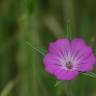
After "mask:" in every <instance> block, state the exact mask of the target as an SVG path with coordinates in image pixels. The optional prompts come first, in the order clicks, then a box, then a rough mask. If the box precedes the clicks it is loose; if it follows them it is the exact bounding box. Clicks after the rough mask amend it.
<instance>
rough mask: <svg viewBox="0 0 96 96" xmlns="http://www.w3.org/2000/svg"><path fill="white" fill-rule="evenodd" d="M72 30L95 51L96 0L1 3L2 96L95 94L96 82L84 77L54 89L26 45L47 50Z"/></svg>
mask: <svg viewBox="0 0 96 96" xmlns="http://www.w3.org/2000/svg"><path fill="white" fill-rule="evenodd" d="M67 31H68V32H71V33H72V38H79V37H81V38H83V39H85V40H86V42H87V43H88V44H89V45H90V46H92V48H93V50H94V52H96V50H95V49H96V0H0V96H96V79H93V78H90V77H88V76H84V75H80V76H79V77H77V78H76V80H74V81H64V83H62V84H60V85H58V86H57V87H54V85H55V83H56V78H55V77H53V76H51V75H49V74H48V73H46V72H45V70H44V65H43V62H42V61H43V56H42V55H41V54H39V53H38V52H36V51H34V50H32V48H31V47H30V46H29V45H27V44H26V41H28V42H30V43H31V44H32V46H34V47H36V48H39V49H41V50H42V51H44V50H45V51H46V50H47V47H48V44H49V43H50V42H52V41H54V40H56V39H57V38H62V37H63V38H64V37H66V36H67ZM95 69H96V68H94V72H96V70H95Z"/></svg>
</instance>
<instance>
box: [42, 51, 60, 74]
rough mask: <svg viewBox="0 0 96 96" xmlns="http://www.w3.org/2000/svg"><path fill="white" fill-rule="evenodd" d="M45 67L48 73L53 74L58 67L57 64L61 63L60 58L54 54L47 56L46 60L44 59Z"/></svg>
mask: <svg viewBox="0 0 96 96" xmlns="http://www.w3.org/2000/svg"><path fill="white" fill-rule="evenodd" d="M43 62H44V65H45V70H46V71H47V72H48V73H51V74H53V72H54V68H55V67H56V64H57V63H58V62H59V58H58V57H57V56H55V55H53V54H50V53H48V54H46V55H45V57H44V59H43Z"/></svg>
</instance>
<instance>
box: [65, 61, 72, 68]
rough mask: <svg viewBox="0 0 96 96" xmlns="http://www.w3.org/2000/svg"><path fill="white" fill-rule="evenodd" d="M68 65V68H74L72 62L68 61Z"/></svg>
mask: <svg viewBox="0 0 96 96" xmlns="http://www.w3.org/2000/svg"><path fill="white" fill-rule="evenodd" d="M66 67H67V68H68V69H72V68H73V64H72V62H70V61H69V62H67V63H66Z"/></svg>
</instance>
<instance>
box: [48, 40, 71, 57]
mask: <svg viewBox="0 0 96 96" xmlns="http://www.w3.org/2000/svg"><path fill="white" fill-rule="evenodd" d="M69 46H70V42H69V40H68V39H66V38H65V39H59V40H56V42H53V43H50V45H49V48H48V51H49V52H50V53H52V54H55V55H61V54H60V51H63V50H64V48H65V47H66V48H69Z"/></svg>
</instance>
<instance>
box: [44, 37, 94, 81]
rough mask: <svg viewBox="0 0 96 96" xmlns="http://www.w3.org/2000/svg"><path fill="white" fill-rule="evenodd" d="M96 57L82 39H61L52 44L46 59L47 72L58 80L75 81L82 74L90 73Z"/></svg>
mask: <svg viewBox="0 0 96 96" xmlns="http://www.w3.org/2000/svg"><path fill="white" fill-rule="evenodd" d="M94 64H95V56H94V54H93V52H92V49H91V47H89V46H88V45H87V44H86V43H85V41H84V40H82V39H73V40H72V41H70V40H68V39H66V38H65V39H59V40H56V41H55V42H53V43H51V44H50V45H49V48H48V53H47V54H46V55H45V57H44V65H45V70H46V71H47V72H48V73H50V74H52V75H55V76H56V78H57V79H58V80H72V79H75V78H76V76H78V75H79V74H80V73H81V72H89V71H91V70H92V69H93V65H94Z"/></svg>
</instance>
